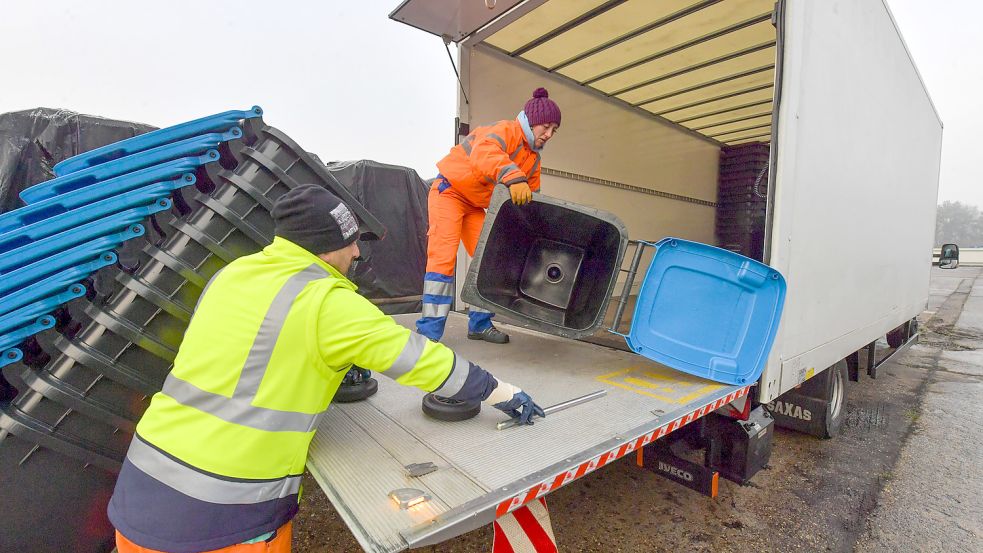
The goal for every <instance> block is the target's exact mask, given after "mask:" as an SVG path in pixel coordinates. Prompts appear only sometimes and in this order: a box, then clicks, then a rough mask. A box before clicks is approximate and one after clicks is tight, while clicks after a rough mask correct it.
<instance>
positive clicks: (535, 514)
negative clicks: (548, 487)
mask: <svg viewBox="0 0 983 553" xmlns="http://www.w3.org/2000/svg"><path fill="white" fill-rule="evenodd" d="M492 553H557V550H556V536H554V535H553V525H552V524H551V523H550V513H549V511H548V510H547V509H546V500H545V499H543V498H539V499H538V500H537V501H532V502H530V503H529V504H528V505H524V506H522V507H520V508H518V509H516V510H514V511H512V512H511V513H507V514H506V515H505V516H503V517H501V518H499V519H497V520H496V521H495V541H494V542H493V545H492Z"/></svg>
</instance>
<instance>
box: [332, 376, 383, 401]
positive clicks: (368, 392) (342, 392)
mask: <svg viewBox="0 0 983 553" xmlns="http://www.w3.org/2000/svg"><path fill="white" fill-rule="evenodd" d="M378 391H379V381H377V380H376V379H374V378H367V379H365V380H360V381H358V382H355V383H352V384H347V383H342V384H341V386H339V387H338V391H337V392H335V395H334V399H332V400H331V401H334V402H336V403H352V402H355V401H362V400H363V399H368V398H370V397H372V396H373V395H375V393H376V392H378Z"/></svg>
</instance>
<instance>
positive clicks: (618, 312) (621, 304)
mask: <svg viewBox="0 0 983 553" xmlns="http://www.w3.org/2000/svg"><path fill="white" fill-rule="evenodd" d="M628 243H629V244H634V245H635V255H634V256H633V257H632V259H631V264H630V265H628V268H627V269H623V270H624V271H627V272H628V276H627V277H626V278H625V285H624V288H622V289H621V295H620V296H619V297H618V306H617V307H616V308H615V310H614V318H613V320H612V321H611V327H610V328H608V332H610V333H612V334H617V335H618V336H622V337H625V338H627V337H628V336H627V335H626V334H623V333H621V332H619V331H618V327H619V326H621V318H622V317H623V316H624V314H625V306H626V305H627V304H628V296H630V295H631V287H632V285H634V284H635V276H636V275H637V274H638V266H639V265H641V263H642V254H643V253H645V248H646V247H652V248H655V249H658V246H656V245H655V243H654V242H649V241H647V240H629V241H628Z"/></svg>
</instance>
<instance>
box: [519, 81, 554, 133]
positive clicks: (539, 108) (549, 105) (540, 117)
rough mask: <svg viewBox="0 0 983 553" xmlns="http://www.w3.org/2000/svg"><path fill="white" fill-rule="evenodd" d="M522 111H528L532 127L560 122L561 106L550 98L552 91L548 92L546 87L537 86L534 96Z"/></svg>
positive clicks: (527, 114)
mask: <svg viewBox="0 0 983 553" xmlns="http://www.w3.org/2000/svg"><path fill="white" fill-rule="evenodd" d="M522 111H524V112H526V119H528V120H529V126H530V127H532V126H535V125H545V124H547V123H556V124H557V125H559V124H560V107H559V106H557V105H556V102H554V101H553V100H550V93H549V92H546V89H545V88H537V89H536V90H535V91H533V93H532V98H530V99H529V101H528V102H526V107H524V108H522Z"/></svg>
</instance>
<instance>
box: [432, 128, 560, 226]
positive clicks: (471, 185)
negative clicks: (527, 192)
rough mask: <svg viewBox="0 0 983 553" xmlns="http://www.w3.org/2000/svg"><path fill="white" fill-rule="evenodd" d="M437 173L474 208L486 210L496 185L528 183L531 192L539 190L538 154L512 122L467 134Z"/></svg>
mask: <svg viewBox="0 0 983 553" xmlns="http://www.w3.org/2000/svg"><path fill="white" fill-rule="evenodd" d="M437 169H439V170H440V174H441V175H443V176H444V178H446V179H447V180H448V181H449V182H450V183H451V186H452V187H453V188H454V190H456V191H457V192H458V193H459V194H461V195H462V196H464V198H465V199H467V200H468V201H469V202H470V203H471V204H472V205H474V206H475V207H481V208H487V207H488V203H489V202H490V200H491V194H492V189H493V188H494V187H495V185H497V184H504V185H505V186H511V185H513V184H516V183H520V182H528V183H529V188H530V189H531V190H532V191H534V192H535V191H537V190H539V173H540V154H539V153H538V152H535V151H533V149H532V148H531V147H530V146H529V144H528V143H527V142H526V138H525V133H523V131H522V125H521V124H520V123H519V122H518V121H517V120H514V119H513V120H511V121H499V122H498V123H495V124H494V125H490V126H487V127H478V128H476V129H475V130H473V131H471V134H469V135H468V136H467V137H466V138H465V139H464V140H463V141H461V143H460V144H458V145H456V146H454V147H453V148H451V151H450V153H448V154H447V155H446V156H444V158H443V159H441V160H440V161H438V162H437Z"/></svg>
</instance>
